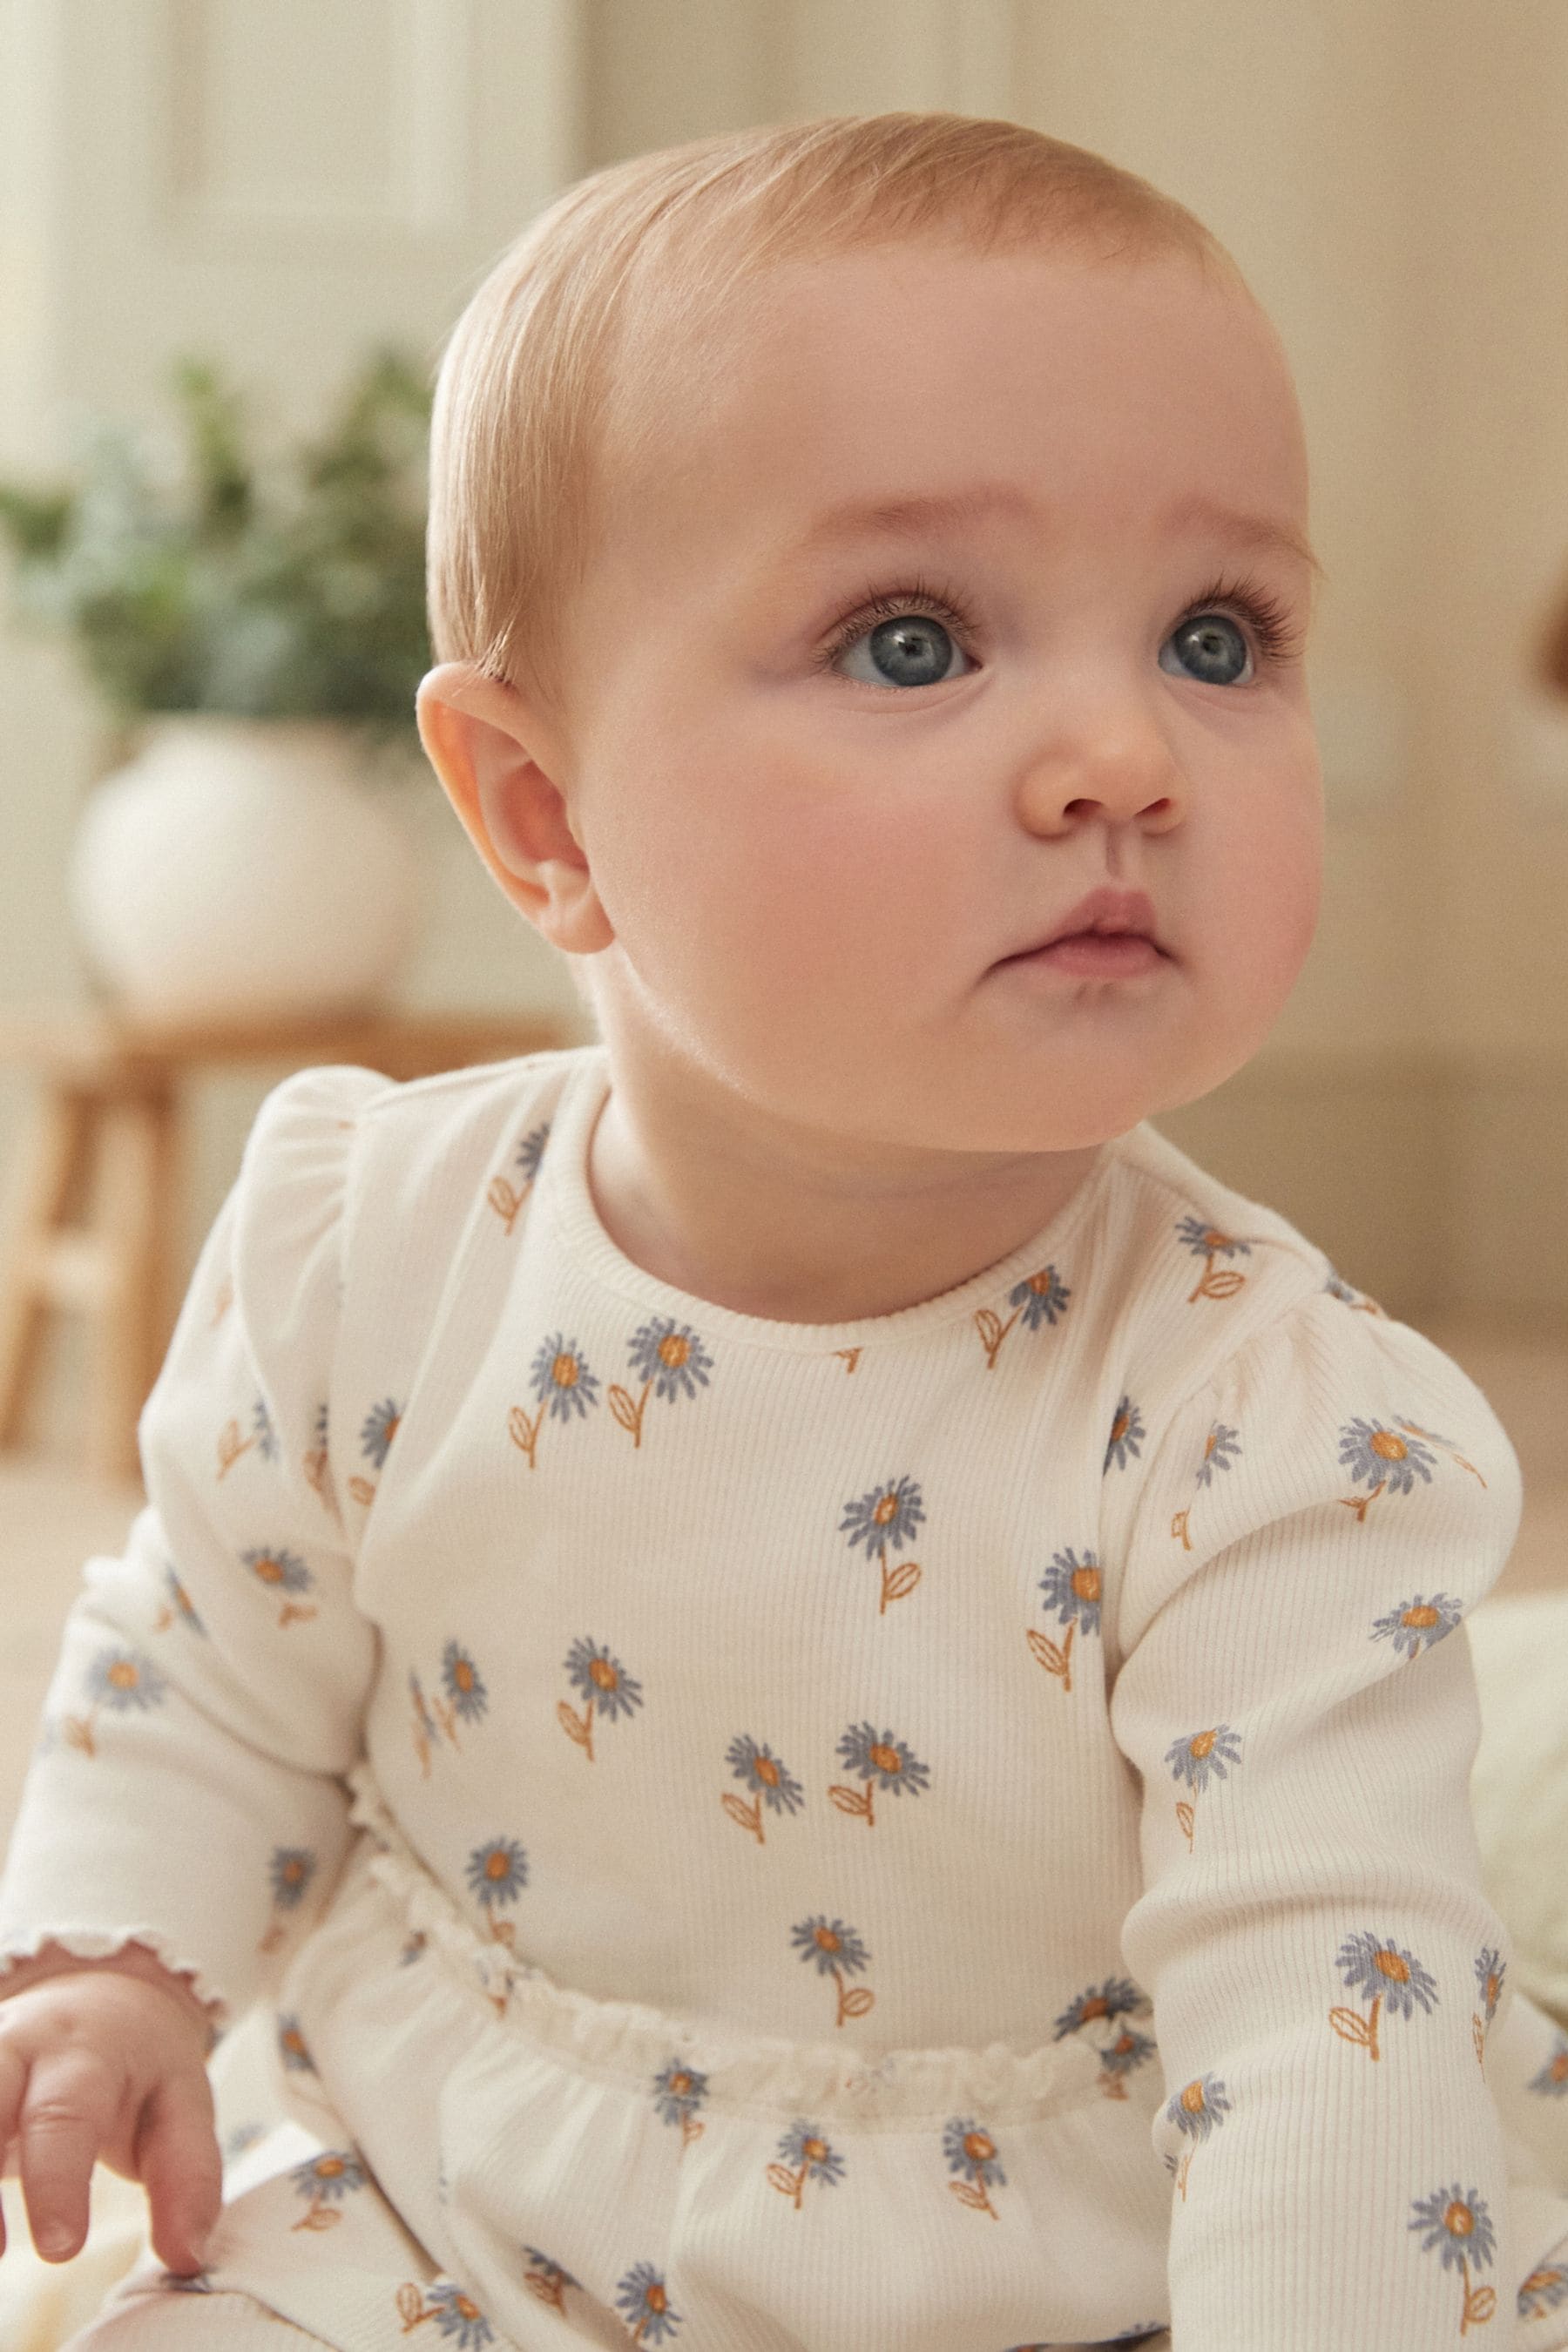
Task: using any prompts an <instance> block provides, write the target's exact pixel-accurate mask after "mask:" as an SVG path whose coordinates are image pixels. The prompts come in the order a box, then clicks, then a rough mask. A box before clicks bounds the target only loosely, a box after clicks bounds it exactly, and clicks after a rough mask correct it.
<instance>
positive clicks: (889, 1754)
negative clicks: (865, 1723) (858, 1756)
mask: <svg viewBox="0 0 1568 2352" xmlns="http://www.w3.org/2000/svg"><path fill="white" fill-rule="evenodd" d="M866 1752H867V1754H868V1756H869V1757H870V1759H871V1761H872V1763H873V1764H874V1765H875V1766H876V1768H877V1769H878V1771H879V1772H901V1771H902V1770H903V1769H904V1759H903V1758H902V1757H901V1756H900V1754H899V1751H898V1749H897V1748H884V1747H883V1745H882V1743H881V1741H880V1740H879V1739H874V1740H873V1741H872V1742H871V1745H870V1747H869V1748H868V1749H867V1751H866Z"/></svg>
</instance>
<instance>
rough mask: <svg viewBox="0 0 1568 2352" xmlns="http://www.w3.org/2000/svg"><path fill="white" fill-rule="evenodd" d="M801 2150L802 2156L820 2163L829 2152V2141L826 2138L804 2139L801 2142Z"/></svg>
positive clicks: (812, 2161)
mask: <svg viewBox="0 0 1568 2352" xmlns="http://www.w3.org/2000/svg"><path fill="white" fill-rule="evenodd" d="M800 2152H801V2154H802V2156H804V2157H805V2158H807V2159H808V2160H809V2161H810V2162H811V2163H813V2164H820V2163H821V2162H822V2159H823V2158H824V2157H825V2156H826V2154H827V2142H826V2140H825V2139H803V2140H802V2141H801V2144H800Z"/></svg>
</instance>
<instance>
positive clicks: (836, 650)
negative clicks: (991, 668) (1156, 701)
mask: <svg viewBox="0 0 1568 2352" xmlns="http://www.w3.org/2000/svg"><path fill="white" fill-rule="evenodd" d="M1222 609H1228V610H1229V612H1230V613H1231V614H1233V615H1234V614H1237V613H1239V614H1242V615H1243V616H1244V617H1245V618H1246V620H1247V622H1249V623H1250V625H1251V627H1252V632H1253V635H1254V636H1255V637H1256V638H1257V640H1258V656H1259V660H1260V662H1264V663H1269V664H1273V663H1276V662H1286V661H1289V660H1290V659H1292V658H1293V656H1295V655H1297V654H1299V653H1300V650H1301V642H1302V640H1301V632H1300V629H1299V628H1298V627H1297V625H1296V624H1295V622H1294V621H1293V620H1292V618H1291V616H1290V614H1289V609H1288V608H1287V607H1286V606H1285V605H1284V604H1281V603H1280V602H1279V598H1278V597H1277V596H1275V595H1273V594H1272V593H1271V592H1270V591H1269V590H1268V589H1267V588H1265V587H1264V585H1263V584H1262V583H1261V581H1258V580H1254V579H1251V578H1249V577H1247V575H1246V574H1243V575H1241V576H1239V577H1237V576H1234V575H1225V574H1222V575H1221V576H1220V577H1219V578H1218V579H1216V580H1215V581H1214V582H1213V583H1212V584H1211V585H1210V586H1209V587H1207V588H1205V591H1204V593H1203V594H1202V595H1201V596H1197V597H1194V600H1193V602H1192V603H1191V604H1188V605H1187V606H1186V608H1185V610H1184V612H1183V613H1182V614H1181V616H1180V618H1179V619H1177V620H1176V621H1174V622H1173V624H1172V634H1173V635H1174V633H1175V631H1176V630H1177V629H1180V628H1183V627H1184V626H1185V625H1186V623H1187V622H1188V621H1195V620H1196V619H1197V617H1198V615H1199V614H1200V613H1212V612H1217V611H1220V610H1222ZM915 611H920V612H923V613H927V614H930V615H931V618H932V619H933V620H937V621H940V622H941V623H942V625H943V627H944V628H947V629H951V630H952V634H953V635H954V636H955V637H956V638H957V639H958V640H959V643H960V644H961V645H963V646H964V649H965V651H967V650H968V646H967V644H966V643H965V641H966V640H968V641H970V642H973V640H974V639H975V637H976V636H977V635H978V634H979V633H978V631H977V630H976V628H975V626H974V624H973V621H971V619H970V617H969V614H968V613H967V612H966V611H965V610H964V607H963V602H962V601H961V599H960V598H959V597H958V595H957V594H956V593H954V591H953V590H952V589H951V588H947V587H943V586H942V585H940V584H937V585H933V584H931V583H929V582H928V581H926V580H924V579H922V578H921V576H920V574H918V573H917V574H916V576H915V577H914V578H913V579H912V580H911V581H910V583H909V585H908V587H907V588H900V589H896V590H887V589H883V590H871V589H868V591H867V593H866V596H865V598H864V600H863V601H862V602H861V603H860V604H857V605H855V606H854V607H853V608H852V609H851V610H850V611H849V612H848V613H847V614H845V616H844V617H843V619H841V620H839V621H837V622H836V623H835V624H834V627H833V633H832V635H831V638H830V639H829V642H828V644H827V645H826V647H825V648H824V650H823V652H822V653H821V655H820V656H819V657H818V659H817V662H816V667H817V668H818V669H824V670H826V669H831V668H832V667H833V665H834V663H835V662H836V661H837V659H838V658H839V656H840V655H842V654H847V652H848V650H849V648H850V646H855V645H858V644H859V642H860V639H861V638H862V637H865V636H869V635H870V633H871V631H872V630H873V629H874V628H875V627H876V626H877V625H878V623H879V622H881V621H891V620H896V619H898V617H899V616H900V614H904V613H910V612H915Z"/></svg>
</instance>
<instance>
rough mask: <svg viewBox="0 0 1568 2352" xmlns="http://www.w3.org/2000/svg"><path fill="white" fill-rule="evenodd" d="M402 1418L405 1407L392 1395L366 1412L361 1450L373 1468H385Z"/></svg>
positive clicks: (360, 1440)
mask: <svg viewBox="0 0 1568 2352" xmlns="http://www.w3.org/2000/svg"><path fill="white" fill-rule="evenodd" d="M402 1419H403V1408H402V1406H401V1405H400V1404H396V1403H395V1402H394V1401H393V1399H392V1398H391V1397H385V1398H384V1399H383V1400H382V1402H381V1403H380V1404H377V1405H373V1406H372V1407H371V1409H370V1411H369V1412H367V1413H366V1415H365V1417H364V1422H363V1426H362V1427H361V1430H360V1433H359V1450H360V1452H361V1453H362V1454H363V1455H364V1457H365V1459H366V1461H367V1462H369V1463H370V1464H371V1465H372V1467H373V1468H374V1469H377V1470H382V1469H384V1468H385V1466H386V1457H387V1455H388V1454H389V1453H390V1452H391V1451H392V1441H393V1439H394V1438H395V1436H396V1434H397V1425H398V1423H399V1422H400V1421H401V1420H402Z"/></svg>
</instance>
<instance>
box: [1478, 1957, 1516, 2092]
mask: <svg viewBox="0 0 1568 2352" xmlns="http://www.w3.org/2000/svg"><path fill="white" fill-rule="evenodd" d="M1472 1965H1473V1966H1474V1969H1475V1972H1476V1998H1477V2000H1479V2003H1480V2010H1479V2011H1474V2012H1472V2014H1471V2017H1470V2034H1471V2037H1472V2039H1473V2041H1474V2042H1475V2045H1476V2063H1477V2064H1478V2065H1479V2067H1480V2069H1481V2071H1482V2072H1483V2074H1484V2073H1485V2071H1486V2063H1487V2033H1488V2030H1489V2027H1490V2025H1491V2021H1492V2020H1493V2018H1494V2017H1495V2016H1496V2015H1497V2010H1498V2003H1499V2001H1500V2000H1501V1999H1502V1989H1503V1981H1504V1979H1505V1978H1506V1977H1507V1975H1508V1963H1507V1962H1506V1960H1505V1959H1504V1958H1503V1957H1502V1954H1501V1953H1500V1951H1499V1950H1498V1949H1497V1948H1496V1946H1495V1945H1492V1944H1483V1946H1482V1947H1481V1948H1480V1950H1479V1952H1478V1953H1477V1954H1476V1957H1475V1960H1474V1962H1473V1964H1472Z"/></svg>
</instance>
